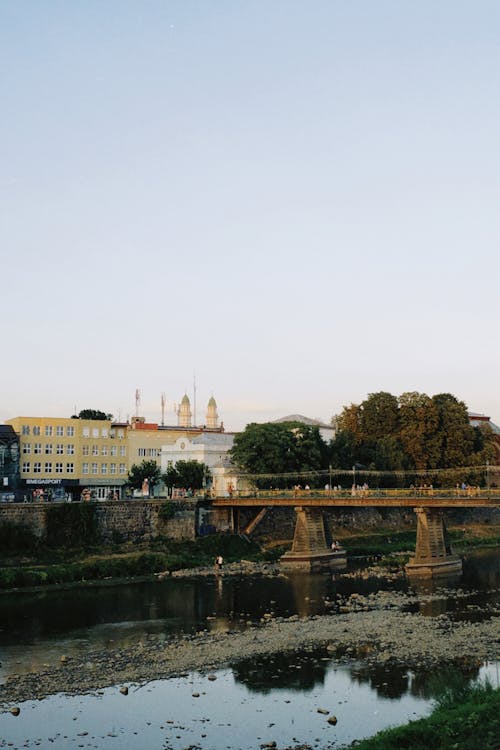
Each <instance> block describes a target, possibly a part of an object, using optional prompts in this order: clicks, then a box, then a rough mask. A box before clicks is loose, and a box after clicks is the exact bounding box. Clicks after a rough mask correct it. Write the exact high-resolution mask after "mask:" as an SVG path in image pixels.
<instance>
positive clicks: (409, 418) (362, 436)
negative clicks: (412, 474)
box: [332, 391, 494, 481]
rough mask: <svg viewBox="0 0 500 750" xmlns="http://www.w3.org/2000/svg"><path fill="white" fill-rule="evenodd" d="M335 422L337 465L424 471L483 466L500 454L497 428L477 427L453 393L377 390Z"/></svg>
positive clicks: (344, 411)
mask: <svg viewBox="0 0 500 750" xmlns="http://www.w3.org/2000/svg"><path fill="white" fill-rule="evenodd" d="M334 421H335V425H336V427H337V434H336V437H335V440H334V442H333V445H332V465H333V466H334V467H335V468H343V469H349V468H350V467H351V466H354V465H355V464H358V463H360V464H362V465H363V466H364V467H365V468H367V469H374V470H379V471H404V470H410V471H423V470H432V469H452V468H455V467H456V468H460V467H466V466H479V465H484V464H485V463H486V461H487V460H493V459H494V450H493V444H492V441H493V433H492V432H491V430H490V429H488V427H487V426H486V427H485V428H484V429H482V430H480V429H479V428H473V427H471V426H470V423H469V417H468V412H467V407H466V405H465V404H464V403H463V401H459V400H458V399H457V398H455V396H453V395H451V394H450V393H439V394H437V395H435V396H432V398H430V397H429V396H427V395H426V394H425V393H418V392H415V391H412V392H408V393H403V394H402V395H401V396H400V397H399V398H396V397H395V396H392V395H391V394H390V393H386V392H380V393H371V394H370V395H369V396H368V398H367V399H366V400H365V401H363V402H362V403H361V404H351V405H350V406H347V407H345V408H344V409H343V410H342V412H341V414H340V415H339V416H338V417H336V418H334ZM459 474H460V477H461V478H464V476H463V472H460V473H459ZM457 476H458V474H457ZM471 481H472V480H471Z"/></svg>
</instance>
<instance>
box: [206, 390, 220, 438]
mask: <svg viewBox="0 0 500 750" xmlns="http://www.w3.org/2000/svg"><path fill="white" fill-rule="evenodd" d="M218 420H219V415H218V414H217V404H216V402H215V399H214V397H213V396H212V397H211V398H210V401H209V402H208V408H207V427H208V428H209V429H210V430H215V429H216V428H217V422H218Z"/></svg>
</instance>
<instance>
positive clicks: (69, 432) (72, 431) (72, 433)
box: [66, 425, 75, 437]
mask: <svg viewBox="0 0 500 750" xmlns="http://www.w3.org/2000/svg"><path fill="white" fill-rule="evenodd" d="M66 435H67V436H68V437H74V436H75V428H74V427H73V425H71V426H70V427H66Z"/></svg>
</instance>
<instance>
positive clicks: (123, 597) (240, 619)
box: [0, 550, 500, 677]
mask: <svg viewBox="0 0 500 750" xmlns="http://www.w3.org/2000/svg"><path fill="white" fill-rule="evenodd" d="M499 588H500V556H499V555H498V552H497V551H496V550H483V551H480V552H475V553H474V554H469V555H468V556H467V558H466V559H465V560H464V571H463V574H462V576H461V577H460V578H459V579H458V580H457V579H455V580H454V581H446V582H444V581H443V580H428V581H427V580H422V581H418V580H415V581H412V584H411V588H410V589H409V590H410V592H412V591H414V592H417V593H418V594H419V595H421V596H425V595H426V594H428V595H429V597H428V598H427V599H425V598H424V599H423V600H422V601H421V602H420V603H419V605H416V607H414V609H415V610H417V609H420V611H421V612H422V613H423V614H425V615H429V616H437V615H440V614H445V613H446V614H447V615H448V616H451V617H454V618H456V619H460V618H461V619H468V620H471V621H473V620H475V619H479V618H481V617H484V616H485V615H484V613H483V612H482V611H480V610H479V607H480V606H481V607H483V606H485V605H489V606H491V608H492V610H493V608H494V607H495V606H497V605H498V601H499ZM407 589H408V584H407V582H406V580H405V579H403V578H397V579H395V580H392V579H391V580H384V579H381V578H375V577H372V578H367V579H365V578H358V577H343V576H342V575H333V576H332V575H331V574H327V573H323V574H321V573H318V574H313V575H308V574H300V573H296V574H288V575H286V576H285V575H280V576H275V577H269V578H262V577H242V578H230V577H226V576H224V575H221V576H217V577H213V576H210V577H207V578H198V579H175V578H172V579H167V580H165V581H162V582H151V583H137V584H128V585H123V586H94V587H92V588H81V589H73V590H68V591H45V592H40V593H35V594H28V593H25V594H23V593H19V594H3V595H1V596H0V662H2V667H0V677H1V676H2V675H3V676H5V675H6V674H7V673H9V672H10V671H23V670H29V669H31V668H32V665H33V664H35V663H36V664H41V663H42V664H43V663H53V662H54V661H56V660H57V659H58V658H59V656H60V654H61V649H63V650H64V652H65V653H68V654H75V653H81V652H82V651H84V650H87V649H89V648H107V647H108V646H120V645H123V646H126V645H128V644H133V643H137V642H139V641H141V640H142V639H144V638H145V637H146V636H147V635H148V634H155V635H156V636H158V637H164V638H168V637H170V636H171V635H172V634H178V633H181V632H184V633H190V632H194V631H198V630H205V629H206V630H211V631H223V630H235V629H241V628H245V627H247V624H248V623H255V622H259V621H260V620H262V619H263V618H264V617H265V616H266V615H273V616H275V617H290V616H291V615H298V616H299V617H308V616H311V615H318V614H324V613H335V612H336V610H337V603H338V601H339V598H341V597H347V596H349V595H350V594H351V593H355V592H356V593H360V594H370V593H374V592H377V591H379V590H400V591H405V590H407ZM471 590H473V591H477V592H478V593H475V594H474V595H469V596H467V597H465V596H464V592H470V591H471ZM436 594H437V595H438V596H436ZM486 616H488V615H486Z"/></svg>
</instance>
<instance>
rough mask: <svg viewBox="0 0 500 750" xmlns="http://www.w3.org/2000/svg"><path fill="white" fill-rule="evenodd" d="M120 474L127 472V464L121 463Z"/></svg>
mask: <svg viewBox="0 0 500 750" xmlns="http://www.w3.org/2000/svg"><path fill="white" fill-rule="evenodd" d="M120 474H125V464H120Z"/></svg>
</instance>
